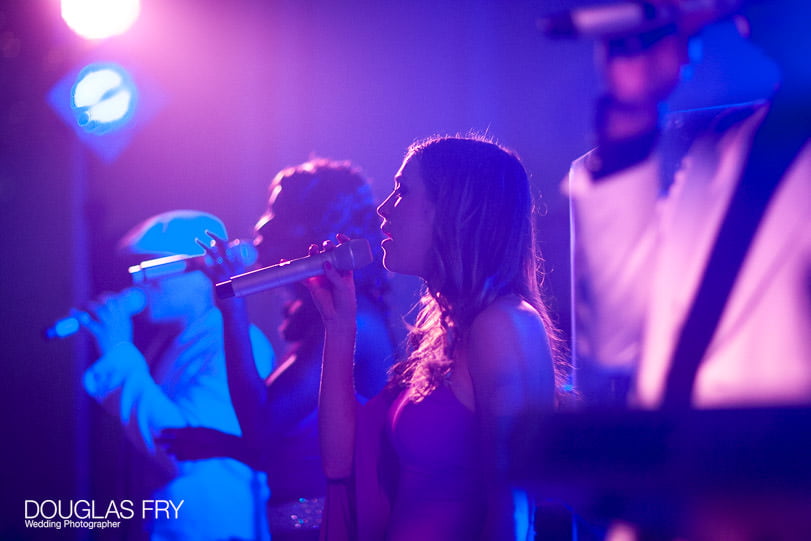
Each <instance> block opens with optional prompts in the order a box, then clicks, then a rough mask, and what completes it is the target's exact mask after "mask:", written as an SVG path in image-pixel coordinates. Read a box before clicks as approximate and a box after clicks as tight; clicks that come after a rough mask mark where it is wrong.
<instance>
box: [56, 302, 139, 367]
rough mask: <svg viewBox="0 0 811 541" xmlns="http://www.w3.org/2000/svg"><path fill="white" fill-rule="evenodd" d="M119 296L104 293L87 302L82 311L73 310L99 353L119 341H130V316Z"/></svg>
mask: <svg viewBox="0 0 811 541" xmlns="http://www.w3.org/2000/svg"><path fill="white" fill-rule="evenodd" d="M124 302H125V301H123V300H122V299H121V297H120V296H118V295H114V294H112V293H105V294H103V295H101V296H100V297H99V298H98V299H97V300H95V301H91V302H89V303H87V306H86V307H85V309H84V311H81V310H75V309H74V310H73V311H71V315H73V316H74V317H76V318H77V319H78V320H79V322H80V323H81V325H82V327H84V328H85V329H87V330H88V331H90V334H91V335H93V338H94V340H95V342H96V348H97V349H98V351H99V354H100V355H105V354H106V353H107V352H109V351H110V350H111V349H112V348H113V347H114V346H115V345H117V344H119V343H121V342H132V316H131V315H130V312H129V311H128V310H127V309H126V307H125V306H124Z"/></svg>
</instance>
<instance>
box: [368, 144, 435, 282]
mask: <svg viewBox="0 0 811 541" xmlns="http://www.w3.org/2000/svg"><path fill="white" fill-rule="evenodd" d="M377 213H378V214H379V215H380V216H381V217H382V218H383V225H382V226H381V227H380V229H381V230H382V231H383V234H384V235H385V236H386V238H385V239H384V240H383V242H382V244H381V246H382V247H383V265H384V266H385V267H386V268H387V269H388V270H390V271H392V272H398V273H400V274H412V275H415V276H420V277H422V278H427V274H428V269H429V268H430V266H429V264H428V262H429V254H430V251H431V242H432V238H433V235H432V233H433V227H434V214H435V210H434V204H433V203H432V202H431V201H429V200H428V194H427V193H426V190H425V182H424V181H423V178H422V173H421V171H420V164H419V161H418V160H417V159H415V158H411V159H406V161H405V162H403V165H402V166H401V167H400V170H399V171H397V174H396V175H395V176H394V190H393V191H392V192H391V194H389V196H388V197H387V198H386V199H385V201H383V202H382V203H381V204H380V206H379V207H377Z"/></svg>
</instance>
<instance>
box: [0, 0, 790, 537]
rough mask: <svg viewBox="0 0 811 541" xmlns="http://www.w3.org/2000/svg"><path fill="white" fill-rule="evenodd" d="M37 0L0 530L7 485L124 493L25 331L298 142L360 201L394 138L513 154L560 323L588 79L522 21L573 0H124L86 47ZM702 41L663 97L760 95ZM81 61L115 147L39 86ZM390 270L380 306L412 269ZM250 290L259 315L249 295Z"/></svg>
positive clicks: (291, 153)
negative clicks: (340, 169)
mask: <svg viewBox="0 0 811 541" xmlns="http://www.w3.org/2000/svg"><path fill="white" fill-rule="evenodd" d="M57 4H58V3H57V2H54V1H45V0H40V1H32V0H7V1H6V2H4V3H3V4H2V7H0V76H1V77H2V78H1V79H0V219H1V220H2V228H1V229H0V231H2V233H3V235H4V238H3V241H2V245H3V249H2V255H1V256H0V271H1V274H0V282H1V283H2V286H1V287H2V291H0V293H1V294H2V296H1V297H0V306H2V320H1V321H0V329H2V331H1V332H2V348H1V349H0V356H2V362H0V366H2V379H0V382H2V386H3V389H2V392H0V396H2V400H3V402H2V406H3V409H2V419H3V426H2V434H3V435H4V438H3V439H4V444H3V445H2V451H0V453H2V458H3V462H2V464H0V476H1V477H0V486H2V487H3V490H2V492H3V500H4V501H3V502H1V503H0V505H2V506H1V507H0V509H2V512H1V513H0V514H1V515H2V524H0V537H3V538H4V539H5V538H14V536H15V535H18V536H20V537H22V538H33V537H35V536H34V535H33V534H32V532H31V531H25V530H23V529H22V515H23V500H25V499H46V498H47V499H59V498H64V499H67V498H91V497H96V498H98V499H102V500H104V499H107V498H112V497H129V498H134V497H136V496H139V494H135V493H134V492H135V491H137V489H138V488H137V483H136V482H134V481H132V480H131V477H133V476H135V477H137V476H138V475H139V470H138V468H140V467H141V466H142V464H141V462H140V458H139V457H137V456H134V455H133V454H132V452H131V451H130V450H129V447H128V445H127V442H126V441H124V440H123V439H122V437H121V433H120V432H119V431H118V427H117V426H116V425H115V423H113V422H111V420H110V419H109V418H108V417H106V416H105V415H104V414H103V412H101V410H100V408H98V406H96V405H95V404H94V403H93V402H92V401H90V400H89V399H88V398H86V397H85V395H84V394H83V393H82V391H81V388H80V375H81V372H82V371H83V370H84V368H85V367H86V366H87V365H88V364H89V363H90V361H91V360H92V351H91V349H90V348H89V343H88V342H87V341H86V339H84V338H82V337H74V338H71V339H69V340H64V341H61V342H44V341H43V340H42V339H41V338H40V331H41V330H42V328H43V327H45V326H46V325H47V324H48V323H49V322H50V321H52V320H53V319H54V318H56V317H58V316H61V315H62V314H64V313H65V312H66V311H67V309H68V308H69V307H71V306H74V305H77V304H80V303H81V302H83V301H85V300H87V299H88V298H90V297H91V296H92V295H94V294H96V293H98V292H101V291H104V290H116V289H119V288H121V287H123V286H125V285H127V283H128V277H127V274H126V269H125V268H124V267H123V266H121V265H120V263H118V262H117V261H116V260H115V258H114V257H113V256H112V254H113V250H114V244H115V242H116V241H117V239H118V238H119V237H120V236H121V235H122V234H123V233H124V232H126V231H127V230H128V229H129V228H130V227H131V226H132V225H134V224H135V223H137V222H138V221H140V220H142V219H144V218H145V217H147V216H149V215H152V214H155V213H158V212H162V211H165V210H170V209H175V208H192V209H199V210H204V211H208V212H212V213H214V214H216V215H218V216H220V217H221V218H222V219H223V221H224V222H225V223H226V225H227V226H228V228H229V231H230V233H231V236H233V237H238V236H248V235H250V233H251V227H252V225H253V223H254V222H255V220H256V218H257V217H258V216H259V215H260V213H261V212H262V210H263V209H264V205H265V197H266V187H267V184H268V182H269V180H270V179H271V178H272V176H273V175H274V174H275V173H276V172H277V171H278V170H279V169H280V168H282V167H285V166H289V165H294V164H296V163H300V162H302V161H304V160H306V159H308V158H309V157H310V156H311V155H318V156H323V157H328V158H335V159H351V160H353V161H354V162H355V163H356V164H357V165H358V166H360V167H361V168H362V169H363V170H364V171H365V173H366V174H367V175H368V176H369V177H370V178H371V179H372V181H373V185H374V190H375V193H376V195H377V196H378V198H380V199H382V198H383V197H384V195H385V194H386V193H387V191H388V190H389V189H390V186H391V179H392V176H393V174H394V172H395V171H396V169H397V167H398V166H399V163H400V161H401V159H402V157H403V153H404V150H405V148H406V146H407V145H408V144H409V143H410V142H412V141H413V140H414V139H416V138H421V137H424V136H428V135H431V134H436V133H440V134H446V133H450V134H453V133H457V132H460V133H465V132H468V131H470V130H474V131H478V132H486V133H488V134H490V135H492V136H493V137H495V138H496V139H497V140H499V141H500V142H502V143H503V144H505V145H507V146H509V147H511V148H513V149H514V150H516V151H517V152H518V153H519V154H520V155H521V156H522V158H523V159H524V162H525V165H526V166H527V169H528V170H529V171H530V173H531V175H532V179H533V182H534V185H535V187H536V189H537V192H538V194H539V195H540V200H539V201H540V204H541V208H542V210H543V213H542V216H541V217H540V218H539V222H538V223H539V228H540V237H541V247H542V249H543V250H544V253H545V257H546V261H547V270H548V272H549V274H548V279H547V282H546V286H547V294H548V298H549V301H550V303H551V306H552V307H553V309H554V310H555V312H556V314H557V318H558V322H559V324H560V326H561V327H562V329H563V330H564V332H565V333H568V331H569V317H570V316H569V309H568V303H569V295H568V287H569V283H568V272H569V268H568V242H569V237H568V213H567V203H566V201H565V200H564V198H563V197H562V196H561V195H560V192H559V183H560V181H561V179H562V178H563V177H564V176H565V173H566V170H567V166H568V164H569V162H570V161H571V160H572V159H573V158H575V157H577V156H578V155H580V154H582V153H583V152H585V151H586V150H588V148H589V146H590V132H589V126H590V116H591V103H592V101H593V99H594V97H595V96H596V95H597V94H598V92H599V88H598V83H597V77H596V76H595V74H594V70H593V69H592V50H591V44H590V43H589V42H585V41H566V42H556V41H550V40H548V39H546V38H544V37H543V36H542V35H541V34H540V33H539V32H538V31H537V30H536V27H535V20H536V18H537V17H538V16H539V15H542V14H546V13H549V12H552V11H556V10H559V9H563V8H567V7H570V6H575V5H582V4H584V2H582V1H575V0H549V1H530V0H516V1H512V2H495V1H489V2H488V1H483V0H480V1H467V2H463V1H441V2H440V1H436V0H434V1H427V0H417V1H412V2H377V1H352V2H338V1H333V2H330V1H324V0H322V1H317V0H303V1H284V2H279V1H259V0H232V1H228V2H221V1H215V0H164V1H161V2H157V1H154V0H152V1H150V0H144V1H143V6H142V14H141V18H140V19H139V21H138V23H137V24H136V26H135V27H133V28H132V29H131V30H130V31H129V32H128V33H127V34H125V35H124V36H121V37H118V38H113V39H111V40H108V41H105V42H101V43H91V42H86V41H84V40H83V39H82V38H79V37H77V36H75V35H74V34H73V33H72V32H71V31H70V30H68V29H67V28H66V27H65V25H64V24H63V23H62V21H61V19H60V17H59V12H58V5H57ZM704 43H705V47H704V50H705V51H704V54H703V56H702V58H701V60H699V61H698V63H697V65H696V67H695V69H694V70H693V76H692V79H691V80H689V81H687V82H686V83H685V84H684V85H683V87H682V88H680V89H679V91H678V92H677V93H676V95H675V96H674V98H673V100H672V101H673V104H672V105H673V107H674V108H682V107H700V106H707V105H716V104H720V103H728V102H735V101H743V100H747V99H752V98H758V97H761V96H763V95H765V94H766V93H767V91H768V89H769V87H770V85H771V84H772V81H773V79H774V72H773V70H772V68H771V66H770V65H769V64H768V63H767V62H766V61H765V60H764V59H763V58H762V57H761V56H760V55H758V54H757V52H756V51H752V50H751V49H749V48H747V47H746V46H745V45H741V43H740V41H739V40H737V39H736V38H735V36H734V35H733V32H732V27H731V25H729V24H727V25H721V26H720V27H718V28H717V29H713V30H712V31H709V32H707V34H706V37H705V41H704ZM695 52H696V54H698V52H699V51H698V49H696V51H695ZM739 55H741V56H740V58H738V57H739ZM91 61H116V62H119V63H121V64H122V65H124V67H126V68H128V69H129V70H130V71H131V72H132V73H133V75H134V77H135V79H136V83H137V84H139V85H140V87H141V103H142V113H143V114H142V115H141V116H138V117H137V118H136V126H135V128H134V130H133V131H132V132H131V133H130V134H128V135H127V136H126V137H118V139H116V140H115V141H114V143H115V144H118V145H120V148H119V150H120V152H119V153H118V154H117V156H115V157H111V156H109V155H108V156H107V157H105V153H104V152H100V149H102V150H103V149H105V148H107V150H108V151H109V148H110V147H109V145H110V144H111V143H105V142H104V141H103V140H96V141H94V142H93V144H88V143H87V142H83V141H81V140H80V139H79V138H78V137H77V135H76V133H75V131H74V130H73V129H72V128H71V127H70V126H69V125H67V124H66V123H65V121H64V120H63V119H62V118H61V117H60V116H59V114H57V112H55V110H54V109H53V108H52V107H51V105H50V104H49V102H48V96H49V93H50V92H51V91H52V89H53V87H54V86H55V85H58V84H59V82H60V80H62V79H63V78H64V77H65V76H66V75H67V74H69V73H71V72H74V71H75V70H76V69H78V68H79V67H81V66H82V65H84V64H86V63H88V62H91ZM105 145H108V146H107V147H105ZM293 255H297V254H291V256H293ZM394 283H395V292H394V295H393V298H392V301H393V303H394V305H395V309H396V311H397V312H402V311H403V310H405V308H407V306H408V305H409V303H410V302H411V301H412V300H413V290H414V288H415V287H416V285H417V284H416V282H415V281H413V280H410V279H404V278H396V279H395V282H394ZM251 302H252V306H251V308H252V310H253V311H254V312H255V313H257V314H261V313H262V306H261V296H259V297H257V298H256V299H252V300H251ZM266 330H268V332H269V333H272V331H273V329H272V328H268V329H266ZM15 532H16V533H15ZM6 533H7V535H5V534H6ZM74 533H75V535H76V536H77V537H78V538H81V537H82V536H83V535H85V532H74ZM69 535H71V534H69V533H67V532H62V534H61V536H62V538H68V536H69ZM116 535H117V536H120V535H121V533H118V534H116ZM132 535H136V534H135V533H133V534H132ZM114 538H115V536H114Z"/></svg>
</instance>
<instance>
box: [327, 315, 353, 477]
mask: <svg viewBox="0 0 811 541" xmlns="http://www.w3.org/2000/svg"><path fill="white" fill-rule="evenodd" d="M355 334H356V327H355V322H354V321H345V322H342V323H341V324H340V325H328V326H327V328H326V331H325V338H324V359H323V364H322V367H321V389H320V392H319V401H318V422H319V435H320V441H321V459H322V464H323V467H324V473H325V474H326V476H327V479H344V478H346V477H349V475H350V474H351V473H352V461H353V457H354V444H355V424H356V415H357V411H356V408H357V401H356V399H355V386H354V379H353V362H354V350H355Z"/></svg>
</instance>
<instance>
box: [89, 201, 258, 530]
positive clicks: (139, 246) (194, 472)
mask: <svg viewBox="0 0 811 541" xmlns="http://www.w3.org/2000/svg"><path fill="white" fill-rule="evenodd" d="M206 231H211V232H213V233H214V234H217V235H221V236H223V237H226V236H227V233H226V230H225V226H224V225H223V223H222V222H221V221H220V220H219V219H218V218H216V217H215V216H213V215H211V214H207V213H204V212H198V211H191V210H177V211H170V212H165V213H163V214H159V215H157V216H153V217H151V218H148V219H147V220H145V221H143V222H142V223H140V224H139V225H137V226H136V227H134V228H133V229H132V230H131V231H130V232H129V233H127V234H126V235H125V236H124V237H123V238H122V239H121V241H120V243H119V250H120V253H121V255H122V256H124V257H126V258H128V259H129V260H130V261H131V262H136V261H142V260H146V259H151V258H156V257H162V256H168V255H180V254H184V255H202V254H203V250H202V248H200V247H199V246H198V245H197V244H196V243H195V242H194V238H195V237H202V236H203V235H204V234H205V232H206ZM139 289H140V291H142V292H143V294H144V296H145V303H144V310H143V315H142V316H137V318H136V319H138V320H139V321H137V324H138V325H137V326H138V330H142V331H143V335H142V334H140V333H138V336H137V338H136V336H135V335H136V333H134V332H133V327H134V324H133V316H132V312H133V311H137V310H133V308H132V305H133V301H131V300H128V299H130V298H131V296H132V293H129V291H131V290H127V291H128V293H126V294H119V295H116V294H104V295H101V296H100V297H99V298H98V299H97V300H95V301H93V302H90V303H88V305H87V307H86V311H85V314H86V315H85V314H82V313H80V312H78V311H77V312H74V313H76V315H77V316H78V317H79V319H80V321H81V322H82V325H83V326H84V327H85V328H86V329H87V330H88V331H90V333H91V334H92V336H93V338H94V341H95V344H96V347H97V349H98V353H99V358H98V359H97V360H96V361H95V363H94V364H93V365H92V366H91V367H90V368H88V370H87V371H86V372H85V374H84V387H85V389H86V390H87V392H88V394H89V395H91V396H92V397H93V398H95V399H96V400H97V401H99V402H100V403H101V404H102V405H103V406H104V407H105V409H107V410H108V411H109V412H110V413H112V414H113V415H115V416H117V417H118V418H119V419H120V420H121V424H122V426H123V427H124V429H125V430H126V431H127V434H128V436H129V437H130V439H131V440H132V441H133V443H134V444H135V445H136V446H138V447H139V448H140V449H141V450H143V451H144V452H145V453H147V454H148V455H149V456H151V457H152V458H153V459H154V463H155V464H156V465H157V466H158V467H159V469H160V470H161V472H160V475H159V477H161V478H162V479H161V482H160V483H159V486H155V487H153V488H154V491H153V493H152V497H153V498H155V499H166V500H171V501H172V502H173V503H174V505H176V506H178V505H181V502H182V507H180V510H179V512H178V518H176V519H175V518H174V517H172V518H171V519H165V518H160V519H155V520H153V521H151V523H150V524H149V526H148V528H149V530H150V532H151V539H153V540H170V539H171V540H175V539H187V540H195V539H200V540H203V539H205V540H225V539H228V540H234V539H245V540H247V539H267V538H268V535H267V526H266V524H265V519H264V512H263V508H264V505H265V501H266V499H267V489H266V487H265V481H264V475H263V474H260V473H257V472H255V471H253V470H252V469H250V468H249V467H248V466H246V465H244V464H242V463H240V462H238V461H236V460H234V459H231V458H224V457H217V458H210V459H206V460H198V461H192V462H181V461H177V460H174V459H173V458H172V457H170V456H169V455H167V454H166V453H165V452H164V451H163V449H162V448H161V447H160V446H158V445H156V441H155V437H156V436H157V434H158V433H159V431H160V430H162V429H164V428H167V427H183V426H203V427H210V428H213V429H217V430H220V431H223V432H226V433H229V434H239V433H240V429H239V423H238V422H237V418H236V415H235V414H234V409H233V407H232V406H231V401H230V397H229V393H228V386H227V383H226V371H225V356H224V350H223V339H222V317H221V315H220V312H219V310H218V309H217V308H216V307H215V305H214V295H213V288H212V286H211V283H210V282H209V280H208V278H207V277H206V275H205V274H203V272H201V271H192V272H186V273H180V274H174V275H169V276H165V277H162V278H156V279H151V280H148V281H146V282H144V283H143V284H141V285H140V287H139ZM140 320H142V321H140ZM141 324H142V325H141ZM141 326H142V327H143V329H141V328H140V327H141ZM249 332H250V338H249V341H250V343H251V344H252V346H253V350H254V351H255V353H256V355H255V358H256V362H257V364H256V370H257V371H259V372H260V373H263V374H267V373H268V372H269V371H270V368H271V364H272V359H273V354H272V349H271V347H270V343H269V342H268V340H267V339H266V338H265V336H264V335H263V334H262V333H261V332H260V331H259V330H258V329H257V328H256V327H250V331H249Z"/></svg>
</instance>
